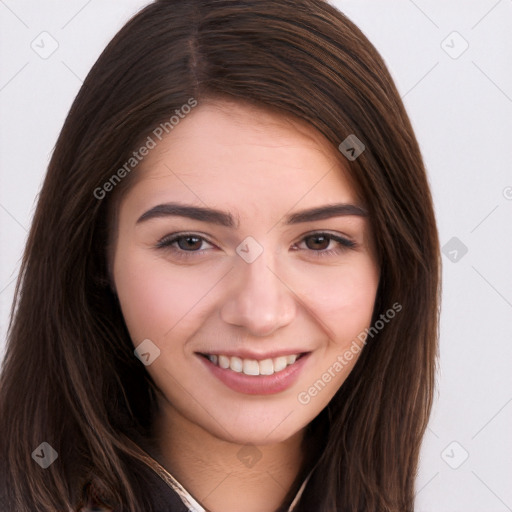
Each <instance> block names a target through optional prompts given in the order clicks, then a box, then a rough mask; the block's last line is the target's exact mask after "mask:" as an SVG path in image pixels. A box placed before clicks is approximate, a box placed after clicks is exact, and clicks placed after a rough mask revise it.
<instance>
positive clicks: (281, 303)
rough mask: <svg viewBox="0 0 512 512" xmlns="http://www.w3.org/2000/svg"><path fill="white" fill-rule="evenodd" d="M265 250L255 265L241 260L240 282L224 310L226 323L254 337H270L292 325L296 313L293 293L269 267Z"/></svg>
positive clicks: (232, 291)
mask: <svg viewBox="0 0 512 512" xmlns="http://www.w3.org/2000/svg"><path fill="white" fill-rule="evenodd" d="M265 256H266V251H264V252H263V253H262V254H261V255H260V256H259V257H258V258H257V259H256V260H255V261H253V262H252V263H246V262H245V261H243V260H242V259H240V260H239V261H237V264H236V266H237V268H235V269H234V273H235V274H236V283H235V285H234V288H232V289H231V290H230V292H229V296H228V297H227V299H226V300H225V301H224V303H223V305H222V308H221V318H222V320H224V321H225V322H227V323H229V324H231V325H235V326H239V327H244V328H245V329H246V330H247V331H248V332H249V333H250V334H252V335H253V336H268V335H270V334H272V333H273V332H274V331H276V330H277V329H279V328H281V327H284V326H285V325H288V324H289V323H290V322H291V321H292V320H293V318H294V317H295V314H296V306H297V304H296V301H295V296H294V293H293V291H291V290H290V288H289V287H287V285H286V284H285V283H284V282H283V280H282V279H281V278H280V277H279V276H278V275H276V273H274V271H273V270H271V268H269V265H268V264H267V263H268V260H267V258H266V257H265Z"/></svg>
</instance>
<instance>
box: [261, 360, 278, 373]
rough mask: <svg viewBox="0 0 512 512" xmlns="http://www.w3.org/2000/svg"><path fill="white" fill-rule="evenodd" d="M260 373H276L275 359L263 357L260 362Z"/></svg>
mask: <svg viewBox="0 0 512 512" xmlns="http://www.w3.org/2000/svg"><path fill="white" fill-rule="evenodd" d="M259 367H260V375H273V374H274V361H272V359H263V361H260V363H259Z"/></svg>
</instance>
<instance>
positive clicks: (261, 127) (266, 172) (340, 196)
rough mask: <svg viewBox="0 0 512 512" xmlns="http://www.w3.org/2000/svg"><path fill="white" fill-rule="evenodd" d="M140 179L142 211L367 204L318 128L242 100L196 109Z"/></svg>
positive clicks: (135, 194) (137, 196)
mask: <svg viewBox="0 0 512 512" xmlns="http://www.w3.org/2000/svg"><path fill="white" fill-rule="evenodd" d="M134 178H135V180H134V184H133V186H132V189H131V190H130V191H129V193H128V196H129V198H130V202H131V203H132V204H133V205H134V206H135V207H136V208H137V209H144V208H148V207H150V206H152V205H153V204H155V203H158V202H165V201H171V200H176V199H180V200H186V201H189V202H194V203H196V204H200V203H204V204H208V205H209V206H214V205H216V206H222V207H226V206H232V208H231V209H233V210H235V211H238V210H243V209H244V208H245V209H248V210H249V211H250V210H254V208H256V209H258V208H259V209H261V208H263V207H264V208H267V209H268V208H279V209H285V210H286V209H290V208H292V207H293V206H294V205H295V204H297V203H300V205H301V206H302V207H307V206H316V205H317V204H318V203H329V202H332V203H334V202H347V203H348V202H352V203H355V202H359V204H361V201H358V198H357V196H356V193H355V189H354V186H353V184H352V182H351V180H350V178H349V176H348V173H347V172H346V170H345V169H344V168H343V167H342V164H341V163H340V159H339V158H338V156H337V154H336V150H335V149H334V148H333V147H332V145H331V144H330V143H329V142H328V141H327V140H326V139H325V138H324V137H323V136H322V135H321V134H320V133H319V132H318V131H317V130H315V129H314V128H312V127H311V126H309V125H307V124H306V123H304V122H301V121H299V120H295V119H292V118H290V117H284V116H283V115H279V114H276V113H273V112H270V111H265V110H262V109H258V108H255V107H253V106H248V105H244V104H240V103H228V102H215V103H206V104H202V105H200V106H198V107H196V108H195V109H194V110H193V111H192V112H191V113H190V114H188V115H187V116H186V117H185V118H184V119H182V120H180V122H179V124H177V125H176V126H175V127H174V128H173V130H172V131H171V132H170V133H169V134H168V135H166V136H165V137H164V138H163V139H162V140H161V141H157V144H156V146H155V148H154V149H152V150H151V152H150V154H149V155H148V156H147V157H146V158H145V159H144V161H143V162H142V163H141V165H140V167H139V169H137V172H136V176H134Z"/></svg>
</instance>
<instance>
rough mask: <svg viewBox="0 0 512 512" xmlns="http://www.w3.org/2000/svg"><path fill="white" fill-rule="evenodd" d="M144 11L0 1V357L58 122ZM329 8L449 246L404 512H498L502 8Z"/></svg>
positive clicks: (502, 386) (504, 503)
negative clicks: (422, 173) (398, 109)
mask: <svg viewBox="0 0 512 512" xmlns="http://www.w3.org/2000/svg"><path fill="white" fill-rule="evenodd" d="M146 3H147V2H145V1H141V0H122V1H121V0H101V1H99V0H89V1H87V0H68V1H66V2H64V1H56V0H46V1H41V0H0V43H1V46H0V65H1V67H0V114H1V123H0V130H1V131H0V149H1V175H0V180H1V181H0V225H1V231H0V244H1V245H0V247H1V254H0V258H1V259H0V262H1V270H0V322H1V330H0V353H1V351H2V350H3V345H4V340H5V333H6V329H7V322H8V316H9V309H10V303H11V301H12V297H13V293H14V285H15V278H16V274H17V270H18V267H19V261H20V257H21V254H22V249H23V245H24V242H25V239H26V235H27V230H28V228H29V226H30V222H31V218H32V214H33V211H34V205H35V200H36V198H37V194H38V191H39V189H40V186H41V183H42V179H43V176H44V173H45V170H46V166H47V164H48V161H49V156H50V154H51V152H52V149H53V147H54V144H55V142H56V139H57V136H58V133H59V131H60V129H61V127H62V123H63V121H64V119H65V116H66V114H67V112H68V109H69V107H70V105H71V102H72V100H73V99H74V97H75V95H76V93H77V92H78V89H79V87H80V85H81V83H82V80H83V79H84V77H85V76H86V74H87V72H88V71H89V69H90V68H91V66H92V64H93V63H94V62H95V60H96V58H97V57H98V56H99V54H100V52H101V51H102V50H103V48H104V47H105V46H106V44H107V43H108V41H109V40H110V39H111V38H112V36H113V35H114V34H115V33H116V32H117V30H118V29H119V28H120V27H121V26H122V25H123V24H124V23H125V22H126V21H127V19H128V18H129V17H130V16H131V15H132V14H134V13H135V12H136V11H137V10H138V9H140V8H141V7H142V6H144V5H145V4H146ZM334 3H335V5H336V6H337V7H338V8H340V10H342V11H343V12H345V13H346V14H347V15H348V16H349V17H350V18H351V19H352V20H353V21H355V23H356V24H357V25H358V26H359V27H360V28H361V29H362V30H363V31H364V32H365V33H366V34H367V36H368V37H369V38H370V40H371V41H372V42H373V43H374V44H375V46H376V47H377V48H378V50H379V51H380V52H381V54H382V55H383V57H384V58H385V60H386V62H387V64H388V66H389V68H390V70H391V72H392V74H393V76H394V78H395V80H396V83H397V85H398V88H399V90H400V92H401V94H402V96H403V98H404V101H405V104H406V107H407V109H408V112H409V114H410V116H411V119H412V122H413V125H414V128H415V130H416V134H417V137H418V139H419V141H420V144H421V147H422V151H423V154H424V157H425V161H426V164H427V167H428V172H429V177H430V181H431V184H432V190H433V194H434V199H435V206H436V212H437V216H438V222H439V230H440V238H441V243H442V245H443V246H445V245H446V244H447V243H448V242H449V241H450V239H452V238H453V237H456V238H457V240H455V241H452V242H451V244H454V245H448V246H447V247H446V249H445V251H444V252H445V255H443V267H444V268H443V281H444V283H443V311H442V322H441V340H440V346H441V357H440V371H439V376H438V382H439V386H438V392H437V394H438V399H437V401H436V406H435V410H434V414H433V416H432V419H431V422H430V428H429V430H428V432H427V435H426V437H425V442H424V445H423V449H422V458H421V467H420V473H419V477H418V481H417V500H416V501H417V510H418V511H419V512H428V511H435V512H448V511H449V512H454V511H464V512H502V511H507V510H509V511H512V486H511V485H510V484H511V482H512V438H511V432H512V429H511V427H512V371H510V366H511V363H512V338H511V334H510V333H511V327H512V227H511V225H512V222H511V220H512V170H511V162H512V158H511V157H512V154H511V153H512V142H511V140H510V139H511V136H512V36H511V33H512V0H500V1H496V0H478V1H476V0H475V1H462V0H459V1H455V0H449V1H447V0H436V1H433V0H430V1H427V0H415V1H412V0H397V1H391V0H389V1H383V0H338V1H336V2H334ZM454 31H455V32H457V34H453V32H454ZM42 32H48V34H50V36H48V35H40V34H41V33H42ZM52 38H53V39H54V40H55V41H56V42H57V43H58V48H57V50H56V51H55V52H54V53H53V54H52V55H50V56H48V58H46V59H44V58H42V57H41V56H40V55H39V54H38V53H37V52H36V51H34V50H33V49H32V47H31V44H32V46H33V47H35V48H37V49H38V51H39V52H40V53H42V52H44V51H49V50H50V49H51V45H52V44H55V43H52ZM466 44H468V45H469V46H468V48H467V50H466V51H464V53H461V52H462V50H464V48H465V46H466ZM43 56H45V57H46V55H43ZM461 244H464V246H465V247H467V249H468V252H467V253H466V254H463V251H464V247H463V245H461ZM452 260H455V261H452ZM34 343H37V333H34ZM466 457H467V459H466V460H464V459H465V458H466Z"/></svg>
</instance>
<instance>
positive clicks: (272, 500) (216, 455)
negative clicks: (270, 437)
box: [154, 407, 305, 512]
mask: <svg viewBox="0 0 512 512" xmlns="http://www.w3.org/2000/svg"><path fill="white" fill-rule="evenodd" d="M154 425H155V429H154V430H155V436H156V439H157V445H158V451H159V455H160V458H161V463H162V464H163V465H164V466H165V467H166V468H167V469H168V470H169V471H170V473H171V474H172V475H173V476H174V477H175V478H176V479H177V480H178V481H179V482H180V483H181V484H182V485H183V486H184V487H185V488H186V489H187V491H188V492H190V494H191V495H192V496H193V497H194V498H195V499H196V500H197V501H198V502H199V503H201V504H202V505H203V506H204V507H205V508H206V509H207V510H209V511H211V512H220V511H222V512H240V510H241V509H243V510H244V512H275V511H278V510H280V509H281V507H283V506H284V507H287V506H288V505H289V504H290V503H289V502H291V500H292V499H293V496H294V495H295V493H296V492H297V491H298V489H299V487H300V484H301V479H302V478H303V477H304V463H305V459H304V453H303V443H302V441H303V437H304V430H301V431H299V432H297V433H296V434H295V435H293V436H292V437H291V438H289V439H286V440H284V441H282V442H280V443H277V444H272V445H264V446H255V445H242V444H237V443H233V442H229V441H226V440H223V439H219V438H218V437H215V436H213V435H212V434H210V433H209V432H207V431H206V430H204V429H203V428H201V427H200V426H198V425H196V424H194V423H192V422H189V421H188V420H187V419H185V418H184V417H182V416H181V415H180V414H179V413H177V412H176V411H175V410H171V409H169V407H163V408H162V409H161V411H160V416H159V417H158V418H156V421H155V424H154Z"/></svg>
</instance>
